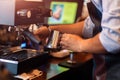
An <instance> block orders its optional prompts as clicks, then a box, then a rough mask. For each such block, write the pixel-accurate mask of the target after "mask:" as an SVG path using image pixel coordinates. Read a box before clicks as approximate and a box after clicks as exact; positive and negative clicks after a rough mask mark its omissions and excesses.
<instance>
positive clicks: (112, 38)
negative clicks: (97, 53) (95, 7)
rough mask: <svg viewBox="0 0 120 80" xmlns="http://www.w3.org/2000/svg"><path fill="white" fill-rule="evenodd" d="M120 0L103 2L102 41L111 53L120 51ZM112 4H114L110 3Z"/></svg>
mask: <svg viewBox="0 0 120 80" xmlns="http://www.w3.org/2000/svg"><path fill="white" fill-rule="evenodd" d="M119 3H120V0H115V1H113V0H108V1H105V2H103V3H102V4H103V16H102V23H101V26H102V32H101V33H100V37H99V39H100V41H101V43H102V45H103V46H104V48H105V49H106V50H107V51H108V52H110V53H118V52H120V4H119ZM110 4H112V5H110Z"/></svg>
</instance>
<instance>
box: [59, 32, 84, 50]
mask: <svg viewBox="0 0 120 80" xmlns="http://www.w3.org/2000/svg"><path fill="white" fill-rule="evenodd" d="M82 41H83V39H82V38H81V37H80V36H77V35H73V34H66V33H65V34H63V35H62V38H61V41H60V44H61V46H62V48H63V49H68V50H71V51H74V52H81V48H80V47H81V43H82Z"/></svg>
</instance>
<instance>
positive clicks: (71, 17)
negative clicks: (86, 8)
mask: <svg viewBox="0 0 120 80" xmlns="http://www.w3.org/2000/svg"><path fill="white" fill-rule="evenodd" d="M43 1H44V2H45V6H46V8H50V9H52V11H53V16H52V17H49V18H46V19H45V24H48V25H54V24H55V25H56V24H72V23H74V22H75V21H76V20H77V18H78V17H79V16H81V12H82V7H83V0H43Z"/></svg>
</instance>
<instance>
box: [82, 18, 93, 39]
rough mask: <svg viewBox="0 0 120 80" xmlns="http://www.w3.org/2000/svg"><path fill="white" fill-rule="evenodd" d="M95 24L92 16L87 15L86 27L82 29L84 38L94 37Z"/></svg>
mask: <svg viewBox="0 0 120 80" xmlns="http://www.w3.org/2000/svg"><path fill="white" fill-rule="evenodd" d="M94 27H95V25H94V24H93V23H92V21H91V19H90V17H87V18H86V20H85V24H84V28H83V31H82V36H83V37H84V38H91V37H93V29H94Z"/></svg>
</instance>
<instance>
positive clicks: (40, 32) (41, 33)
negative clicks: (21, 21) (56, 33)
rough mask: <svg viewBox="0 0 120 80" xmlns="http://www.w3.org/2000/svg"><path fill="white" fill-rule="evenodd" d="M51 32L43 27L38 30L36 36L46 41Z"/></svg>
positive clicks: (35, 32)
mask: <svg viewBox="0 0 120 80" xmlns="http://www.w3.org/2000/svg"><path fill="white" fill-rule="evenodd" d="M49 33H50V32H49V30H48V28H47V27H45V26H43V27H40V28H39V29H37V30H36V31H34V34H35V35H36V36H39V38H40V39H46V38H47V37H48V35H49Z"/></svg>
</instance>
